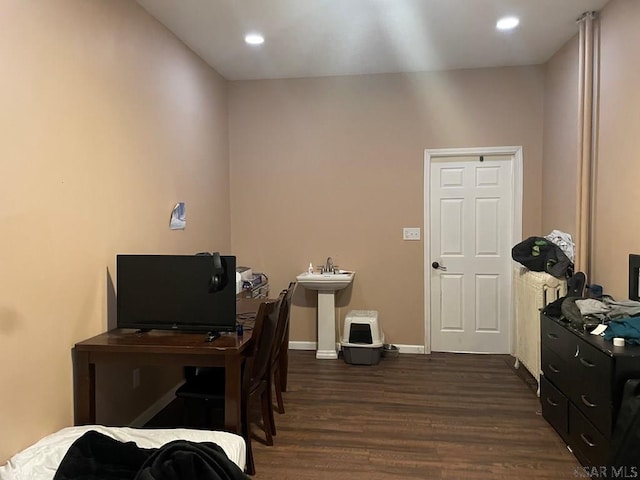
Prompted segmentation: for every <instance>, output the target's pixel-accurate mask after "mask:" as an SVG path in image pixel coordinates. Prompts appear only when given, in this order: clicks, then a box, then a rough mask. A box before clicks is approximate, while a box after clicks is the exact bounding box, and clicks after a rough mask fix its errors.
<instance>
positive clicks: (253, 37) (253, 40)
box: [244, 33, 264, 45]
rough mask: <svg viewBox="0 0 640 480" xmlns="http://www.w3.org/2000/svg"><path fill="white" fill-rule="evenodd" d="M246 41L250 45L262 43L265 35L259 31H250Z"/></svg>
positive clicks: (245, 38)
mask: <svg viewBox="0 0 640 480" xmlns="http://www.w3.org/2000/svg"><path fill="white" fill-rule="evenodd" d="M244 41H245V42H247V43H248V44H249V45H262V44H263V43H264V37H263V36H262V35H260V34H259V33H248V34H247V35H245V37H244Z"/></svg>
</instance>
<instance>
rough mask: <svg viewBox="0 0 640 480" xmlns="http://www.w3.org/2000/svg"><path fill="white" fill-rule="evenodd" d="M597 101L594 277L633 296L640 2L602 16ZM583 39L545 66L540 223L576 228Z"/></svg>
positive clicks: (626, 2)
mask: <svg viewBox="0 0 640 480" xmlns="http://www.w3.org/2000/svg"><path fill="white" fill-rule="evenodd" d="M600 19H601V20H600V22H601V41H600V46H601V52H600V58H601V62H600V102H599V109H600V115H599V129H600V131H599V136H598V149H597V163H598V165H597V169H596V172H595V173H594V175H595V190H594V202H595V204H594V206H595V208H594V215H593V217H592V218H593V223H594V230H595V236H594V239H593V247H594V252H593V260H594V271H593V272H592V274H591V277H592V278H590V279H589V282H593V283H599V284H602V285H603V286H604V290H605V292H606V293H608V294H610V295H613V296H614V297H616V298H619V299H626V298H627V297H628V270H627V268H628V255H629V253H640V218H639V217H638V215H637V214H636V210H637V209H636V208H635V206H636V205H638V204H640V189H638V185H637V179H638V178H640V161H639V160H638V159H639V158H640V135H639V132H640V90H639V89H638V84H639V79H640V57H638V55H636V54H635V51H634V48H635V47H634V46H636V45H638V44H640V30H638V28H637V26H638V24H640V2H638V1H637V0H613V1H611V2H610V3H608V4H607V6H606V7H605V8H604V9H603V11H602V12H601V15H600ZM577 69H578V39H577V37H575V38H574V39H572V40H571V41H570V42H569V43H568V44H567V45H565V47H564V48H563V49H561V50H560V51H559V52H558V53H557V54H556V55H555V56H554V57H553V58H552V59H551V60H550V61H549V62H548V64H547V69H546V85H545V116H544V123H545V130H544V132H545V137H544V182H543V205H544V206H545V208H544V214H543V220H542V224H543V226H544V227H545V229H547V230H548V229H550V228H561V229H562V227H563V228H566V229H567V230H566V231H568V232H570V233H574V230H575V208H576V207H575V206H576V200H575V198H576V197H575V189H576V176H577V99H578V94H577V78H578V73H577V71H578V70H577Z"/></svg>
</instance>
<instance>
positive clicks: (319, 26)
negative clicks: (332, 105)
mask: <svg viewBox="0 0 640 480" xmlns="http://www.w3.org/2000/svg"><path fill="white" fill-rule="evenodd" d="M607 1H608V0H137V2H138V3H139V4H140V5H141V6H142V7H144V8H145V9H146V10H147V11H148V12H149V13H150V14H151V15H153V16H154V17H155V18H157V19H158V20H159V21H160V22H161V23H163V24H164V25H166V26H167V28H169V30H171V31H172V32H173V33H174V34H175V35H176V36H177V37H178V38H180V39H181V40H182V41H183V42H184V43H186V44H187V45H188V46H189V47H190V48H191V49H192V50H193V51H194V52H196V53H197V54H198V55H199V56H200V57H202V58H203V59H204V60H205V61H206V62H207V63H208V64H209V65H211V66H212V67H213V68H214V69H215V70H216V71H217V72H218V73H220V74H221V75H222V76H223V77H225V78H226V79H228V80H247V79H264V78H292V77H317V76H326V75H353V74H362V73H388V72H415V71H429V70H449V69H457V68H478V67H495V66H508V65H528V64H538V63H544V62H545V61H547V60H548V59H549V58H550V57H551V56H552V55H553V54H554V53H555V52H556V51H557V50H558V49H559V48H560V47H561V46H562V45H563V44H564V43H565V42H566V41H567V40H568V39H570V38H571V37H572V36H574V35H575V34H576V33H577V31H578V27H577V25H576V19H577V18H578V17H579V16H580V15H581V14H582V13H583V12H585V11H590V10H600V9H601V8H602V6H604V4H606V3H607ZM504 15H516V16H518V17H520V26H519V27H518V28H517V29H516V30H515V31H512V32H509V33H501V32H498V31H497V30H496V29H495V24H496V21H497V19H498V18H499V17H502V16H504ZM249 31H258V32H260V33H262V34H263V35H264V37H265V39H266V40H265V43H264V44H263V45H261V46H258V47H256V46H253V47H252V46H249V45H246V44H245V43H244V36H245V34H246V33H247V32H249Z"/></svg>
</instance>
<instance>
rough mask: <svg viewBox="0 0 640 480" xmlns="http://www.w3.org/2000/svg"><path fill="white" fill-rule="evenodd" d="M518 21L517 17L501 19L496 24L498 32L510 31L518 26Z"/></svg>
mask: <svg viewBox="0 0 640 480" xmlns="http://www.w3.org/2000/svg"><path fill="white" fill-rule="evenodd" d="M519 23H520V19H519V18H518V17H502V18H501V19H500V20H498V23H496V28H497V29H498V30H512V29H514V28H516V27H517V26H518V24H519Z"/></svg>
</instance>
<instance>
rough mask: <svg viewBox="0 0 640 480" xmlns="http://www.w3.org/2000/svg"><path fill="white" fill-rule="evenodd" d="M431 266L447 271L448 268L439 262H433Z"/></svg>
mask: <svg viewBox="0 0 640 480" xmlns="http://www.w3.org/2000/svg"><path fill="white" fill-rule="evenodd" d="M431 266H432V267H433V268H435V269H436V270H444V271H446V270H447V267H443V266H442V265H440V264H439V263H438V262H433V263H432V264H431Z"/></svg>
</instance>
